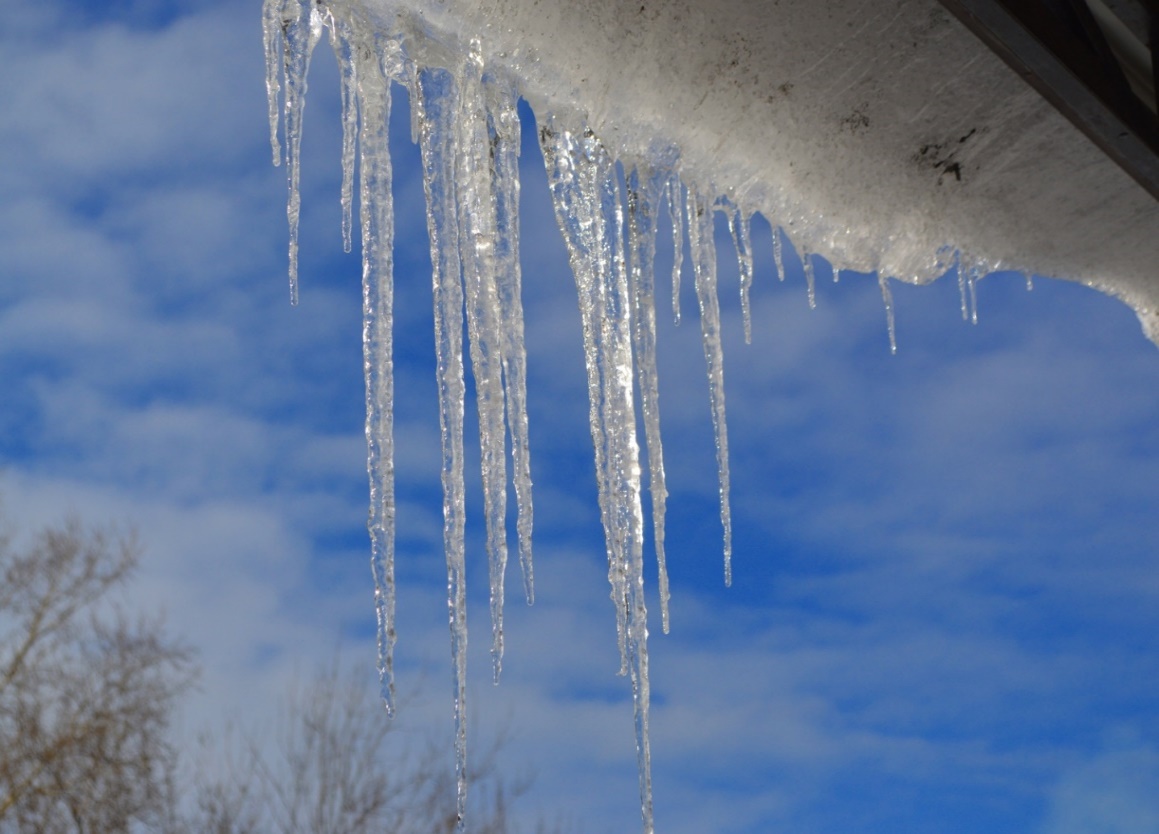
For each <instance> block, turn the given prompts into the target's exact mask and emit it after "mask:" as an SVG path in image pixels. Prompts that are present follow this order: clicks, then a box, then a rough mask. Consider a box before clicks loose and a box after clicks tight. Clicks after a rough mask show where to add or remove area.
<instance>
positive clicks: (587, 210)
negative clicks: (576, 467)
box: [540, 119, 653, 834]
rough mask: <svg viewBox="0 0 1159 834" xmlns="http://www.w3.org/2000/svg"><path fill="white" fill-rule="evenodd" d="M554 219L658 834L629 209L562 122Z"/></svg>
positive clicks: (643, 781) (645, 787) (648, 800)
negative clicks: (571, 285) (572, 301)
mask: <svg viewBox="0 0 1159 834" xmlns="http://www.w3.org/2000/svg"><path fill="white" fill-rule="evenodd" d="M540 142H541V144H542V146H543V150H544V161H545V163H546V165H547V172H548V181H549V184H550V186H551V192H552V198H553V203H554V205H555V211H556V218H557V219H558V221H559V224H560V230H561V231H562V232H563V236H564V240H565V242H566V243H567V247H568V255H569V258H570V260H571V264H572V271H573V273H574V274H575V278H576V288H577V291H578V295H579V302H580V311H581V318H582V319H583V329H584V348H585V355H586V358H587V371H588V391H589V395H590V412H589V415H590V422H591V432H592V445H593V447H594V449H595V457H596V474H597V480H598V483H599V494H600V506H601V517H602V519H603V522H604V535H605V540H606V547H607V551H608V566H609V570H608V579H609V581H610V583H611V585H612V593H611V596H612V602H613V604H614V605H615V607H616V622H617V632H618V635H619V638H620V650H621V671H622V672H624V671H626V672H627V673H628V674H630V676H631V680H632V694H633V706H634V714H635V724H636V753H637V764H638V768H639V776H640V810H641V815H642V817H643V820H644V831H645V832H646V834H651V832H652V831H653V822H652V779H651V752H650V750H651V748H650V742H649V735H648V713H649V701H650V689H649V683H648V643H647V639H648V629H647V610H646V608H645V605H644V581H643V511H642V508H641V503H640V464H639V444H638V443H637V441H636V431H635V409H634V405H633V399H632V397H633V393H632V390H633V379H632V371H631V369H632V322H631V308H632V302H631V298H630V293H629V291H628V274H627V272H628V271H627V266H626V263H625V258H624V252H623V232H624V229H623V222H624V220H623V207H622V199H621V194H620V187H619V180H618V176H617V174H616V169H615V165H614V163H613V162H612V161H611V159H610V158H609V157H608V155H607V151H606V150H605V149H604V148H603V146H602V145H601V144H600V142H599V140H598V139H597V138H596V137H595V136H594V135H592V133H591V132H590V131H586V132H585V133H584V135H583V136H582V137H576V136H575V135H574V134H573V133H571V132H570V131H567V130H563V129H560V128H559V127H558V126H557V124H556V122H555V120H554V119H552V120H549V122H548V123H547V124H546V125H545V126H544V127H543V128H542V129H541V131H540Z"/></svg>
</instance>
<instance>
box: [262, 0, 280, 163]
mask: <svg viewBox="0 0 1159 834" xmlns="http://www.w3.org/2000/svg"><path fill="white" fill-rule="evenodd" d="M283 3H284V0H265V3H263V4H262V45H263V46H264V47H265V53H266V99H267V102H268V104H269V118H270V151H271V153H272V154H273V160H274V167H275V168H276V167H278V166H279V165H281V164H282V145H281V143H280V142H279V141H278V125H279V124H281V121H282V119H281V113H280V108H279V107H278V97H279V95H280V93H281V91H282V82H281V69H282V62H281V56H280V55H279V52H278V49H279V47H280V46H281V43H282V25H283V24H282V5H283Z"/></svg>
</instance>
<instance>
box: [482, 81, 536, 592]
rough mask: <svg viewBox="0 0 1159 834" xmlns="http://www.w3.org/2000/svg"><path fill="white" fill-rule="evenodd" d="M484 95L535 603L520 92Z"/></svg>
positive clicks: (524, 564)
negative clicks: (521, 245) (521, 266)
mask: <svg viewBox="0 0 1159 834" xmlns="http://www.w3.org/2000/svg"><path fill="white" fill-rule="evenodd" d="M483 89H484V93H485V95H486V96H487V110H488V120H487V126H488V133H489V137H490V142H491V149H492V155H491V166H492V167H491V174H492V179H493V181H494V184H495V261H496V275H495V278H496V289H497V291H498V295H499V311H500V318H501V320H502V321H501V326H502V331H503V337H502V338H503V386H504V392H505V393H506V396H507V426H508V431H509V432H510V434H511V467H512V470H513V478H512V481H513V482H514V485H515V503H516V506H517V508H518V518H517V520H516V531H517V533H518V536H519V564H520V568H521V569H522V573H523V593H524V596H525V597H526V598H527V604H528V605H530V604H532V603H533V602H535V572H534V568H533V565H532V557H531V530H532V519H533V510H532V500H531V445H530V441H529V434H528V425H527V349H526V347H525V346H524V339H523V302H522V300H521V294H522V288H521V283H522V279H521V276H520V270H519V145H520V141H521V134H520V126H519V112H518V110H517V109H516V103H517V102H518V98H519V97H518V94H517V93H516V91H515V87H514V86H513V85H512V84H511V82H510V81H508V80H505V79H500V78H496V77H495V76H494V75H492V74H490V73H488V74H487V75H484V77H483Z"/></svg>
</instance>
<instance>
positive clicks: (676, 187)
mask: <svg viewBox="0 0 1159 834" xmlns="http://www.w3.org/2000/svg"><path fill="white" fill-rule="evenodd" d="M683 190H684V186H683V185H681V183H680V177H679V176H677V175H676V174H673V175H672V176H671V178H669V180H668V188H667V192H666V193H667V195H668V213H669V214H670V215H671V217H672V320H673V321H674V322H676V324H680V271H681V269H682V268H683V266H684V195H683V194H682V191H683Z"/></svg>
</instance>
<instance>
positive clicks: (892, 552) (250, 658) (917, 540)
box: [0, 0, 1159, 834]
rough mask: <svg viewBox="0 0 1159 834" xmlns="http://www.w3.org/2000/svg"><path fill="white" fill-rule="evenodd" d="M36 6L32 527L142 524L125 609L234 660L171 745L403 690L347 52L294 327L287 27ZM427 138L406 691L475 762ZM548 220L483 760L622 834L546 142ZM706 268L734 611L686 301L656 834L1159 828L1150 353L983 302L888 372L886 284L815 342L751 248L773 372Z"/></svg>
mask: <svg viewBox="0 0 1159 834" xmlns="http://www.w3.org/2000/svg"><path fill="white" fill-rule="evenodd" d="M9 5H10V7H9V8H6V9H5V13H4V25H3V28H2V29H0V102H3V106H2V107H0V153H2V158H3V159H4V160H5V162H4V164H3V165H0V215H2V219H0V276H2V280H0V385H2V386H3V387H2V390H3V391H4V394H3V397H2V398H0V493H2V495H3V506H4V509H5V513H6V515H7V516H8V518H9V519H10V520H12V521H15V522H17V523H19V524H21V525H26V526H27V525H34V524H38V523H41V522H49V521H53V520H58V519H60V518H61V517H62V516H63V514H64V513H66V512H74V513H76V514H77V515H79V516H81V517H82V518H84V519H86V520H88V521H92V522H105V521H108V520H112V521H116V522H118V523H122V524H125V525H133V526H135V527H136V528H137V529H138V530H139V531H140V535H141V539H142V542H143V544H144V545H145V547H146V557H145V564H144V567H143V570H142V573H141V576H140V581H139V582H138V583H137V585H136V586H135V589H134V593H135V595H136V596H137V597H138V599H136V600H135V602H139V604H140V605H141V606H143V607H146V608H148V609H151V610H164V611H165V612H166V616H167V618H168V622H169V624H170V626H171V628H172V629H173V631H174V632H176V633H179V634H182V635H184V636H186V637H187V638H188V639H189V640H190V641H192V642H193V643H194V644H195V645H197V646H198V647H199V648H200V650H201V653H202V661H203V664H204V667H205V675H204V679H203V682H202V685H201V687H200V688H199V690H198V691H196V692H193V693H191V694H190V699H189V704H188V710H187V713H186V714H185V715H184V717H183V719H182V725H181V728H182V732H185V733H187V734H188V735H190V736H192V735H193V734H194V733H196V732H197V730H198V729H200V728H202V727H203V726H206V725H210V724H216V725H218V726H220V725H221V723H222V722H223V720H224V718H225V717H235V718H239V719H241V720H256V721H259V722H260V721H261V720H262V718H263V716H266V715H267V714H268V712H269V710H270V707H269V705H270V703H271V702H272V700H271V699H273V698H275V697H276V695H277V693H278V692H279V691H281V690H282V688H284V686H285V685H286V683H287V681H289V680H291V679H292V678H293V677H294V675H296V674H301V673H302V672H303V671H306V672H308V671H309V670H311V669H312V668H314V666H315V665H316V664H317V663H318V662H319V661H321V660H324V659H325V658H326V657H328V656H329V655H330V654H331V653H333V652H334V651H335V650H336V649H337V648H338V647H341V651H342V653H343V655H344V656H345V657H346V658H347V659H349V660H351V661H352V662H356V663H365V664H366V665H370V664H372V663H373V659H374V652H373V647H372V634H371V632H372V627H373V607H372V600H371V576H370V571H369V569H368V559H369V545H368V541H367V537H366V532H365V516H366V509H365V505H366V475H365V460H364V454H365V447H364V441H363V437H362V426H363V403H364V399H363V396H364V395H363V390H362V381H361V346H360V338H361V321H360V316H361V313H360V307H359V305H360V302H361V298H360V289H359V281H360V267H359V264H358V259H357V255H356V254H352V255H346V254H344V253H342V251H341V240H340V234H339V229H340V224H339V211H338V190H339V188H338V177H339V166H338V159H339V137H338V129H339V125H338V101H337V94H336V92H337V79H336V72H335V69H334V66H333V60H332V58H331V57H330V55H329V52H328V49H326V48H325V47H324V46H323V47H322V48H320V49H319V51H318V53H317V55H316V57H315V71H314V74H313V76H312V78H311V95H310V101H309V104H308V107H307V116H306V136H305V144H304V163H303V206H304V210H303V234H302V247H301V252H302V296H301V304H300V306H299V307H297V308H291V307H290V305H289V302H288V289H287V285H286V278H285V242H286V229H285V209H284V206H285V179H284V172H283V170H282V169H274V168H272V167H271V166H270V164H269V150H268V144H267V127H266V123H265V116H266V110H265V99H264V96H265V91H264V86H263V80H264V75H263V66H262V56H261V33H260V24H259V8H258V4H257V2H256V0H255V2H252V3H249V2H247V3H225V2H213V0H204V2H187V3H175V2H162V0H153V2H148V1H147V0H142V2H121V3H112V4H109V3H101V4H91V5H88V4H83V3H67V2H53V1H51V0H50V1H46V2H44V3H40V4H27V3H25V4H9ZM525 115H529V114H526V113H525ZM395 117H396V118H395V124H394V128H395V130H394V133H395V139H396V141H395V143H394V144H395V176H396V182H395V195H396V201H397V202H396V215H397V238H398V252H397V256H396V257H397V264H396V317H397V322H398V329H397V331H396V361H397V363H398V364H397V392H398V394H397V395H398V402H397V403H396V420H397V443H398V456H397V473H398V495H399V506H398V509H399V533H398V536H399V538H398V541H399V579H400V591H399V635H400V636H399V683H400V687H401V689H402V690H403V691H404V692H410V693H414V694H413V696H412V697H411V700H410V702H409V703H408V704H407V705H406V706H405V707H404V710H403V714H402V716H401V717H400V719H399V721H400V726H401V727H403V728H404V729H407V730H408V732H410V731H413V732H416V733H425V732H430V733H435V734H445V737H446V738H447V739H448V741H449V738H450V734H449V729H450V722H451V687H450V662H449V649H448V645H447V627H446V615H445V611H446V609H445V602H444V598H443V594H444V589H445V568H444V564H443V558H442V553H441V510H440V504H439V501H440V488H439V480H438V473H439V443H438V428H437V427H438V417H437V404H436V399H435V396H436V393H435V385H434V371H433V366H434V351H433V336H432V324H431V298H430V289H429V287H430V278H429V272H428V269H429V261H428V255H427V241H426V233H425V219H424V214H423V206H422V185H421V181H420V180H419V175H418V165H417V152H416V151H415V149H414V148H413V146H411V145H410V143H409V138H408V136H407V133H408V131H407V120H406V118H405V100H404V97H403V96H401V95H396V113H395ZM525 135H526V136H528V137H533V136H534V132H533V131H531V130H530V129H526V130H525ZM522 217H523V221H522V223H523V225H522V243H523V247H524V251H523V274H524V286H525V291H524V293H525V294H524V304H525V307H526V315H527V322H528V326H527V342H528V354H529V360H528V371H529V392H530V393H529V397H530V418H531V443H532V467H533V468H532V474H533V478H534V480H535V485H536V492H535V520H536V533H535V536H536V560H537V561H536V578H537V602H536V605H535V606H534V607H532V608H530V609H529V608H527V607H526V606H524V605H523V604H522V602H521V601H520V600H519V581H518V578H517V576H515V575H514V574H515V573H516V572H517V571H515V570H511V571H509V582H510V583H511V584H509V595H508V596H509V609H508V631H507V656H506V661H505V672H504V680H503V682H502V684H501V685H500V686H499V687H493V686H491V684H490V683H489V680H488V678H489V661H488V655H487V650H488V645H489V639H488V623H487V619H486V617H487V606H486V599H485V585H486V567H485V564H484V561H483V552H482V531H481V526H482V525H481V520H480V510H481V498H480V487H479V479H478V475H477V474H472V473H477V466H473V464H472V463H471V462H469V463H468V473H469V481H468V484H469V489H470V491H471V492H470V503H469V505H468V513H469V518H470V520H469V529H468V536H469V547H470V550H469V553H468V558H469V564H470V575H469V582H470V586H471V587H470V591H471V599H470V604H471V608H472V611H471V620H470V627H471V629H472V632H471V633H472V638H471V643H470V652H471V654H470V660H469V663H470V668H471V674H472V680H471V690H470V697H471V706H470V715H471V721H472V724H471V733H472V739H473V743H474V744H475V745H476V747H479V748H481V747H484V746H485V745H486V744H487V742H488V740H491V739H494V738H495V737H496V736H497V735H498V734H500V733H506V735H507V736H508V737H509V739H510V740H509V742H508V744H507V746H506V748H505V749H504V753H503V764H504V767H505V768H507V769H508V770H509V772H510V773H512V774H515V775H523V774H527V773H533V774H535V782H534V786H533V788H532V790H531V792H530V793H529V794H528V796H527V797H526V798H525V799H524V801H523V807H524V809H525V810H526V811H527V812H528V813H530V814H533V813H536V812H545V813H547V814H548V815H551V816H554V815H556V814H559V815H562V816H563V817H565V818H567V819H570V820H572V821H573V822H574V823H575V824H576V827H577V828H578V829H581V830H588V831H633V830H637V829H638V819H639V814H638V809H637V786H636V776H635V754H634V749H633V736H632V713H631V702H630V689H629V686H628V682H627V680H626V679H622V678H618V677H617V676H616V675H615V672H616V669H617V668H618V656H617V651H616V642H615V626H614V617H613V611H612V608H611V604H610V602H609V601H608V599H607V583H606V579H605V572H606V568H605V562H604V555H603V544H602V535H601V532H600V524H599V516H598V511H597V507H596V491H595V481H594V476H593V474H592V463H591V449H590V435H589V434H588V430H587V426H586V416H587V403H586V389H585V377H584V371H583V365H582V362H583V356H582V343H581V334H580V324H579V315H578V311H577V309H576V303H575V295H574V284H573V282H572V279H571V276H570V273H569V272H568V269H567V264H566V254H565V252H564V248H563V244H562V242H561V240H560V237H559V233H558V231H557V230H556V229H555V227H554V219H553V216H552V211H551V207H550V204H549V202H548V194H547V189H546V185H545V182H544V177H543V171H542V161H541V159H540V157H539V155H538V151H537V150H536V149H535V148H534V146H533V145H528V146H527V147H526V148H525V153H524V155H523V206H522ZM661 228H662V229H663V228H664V226H663V225H662V226H661ZM717 231H718V243H719V250H720V258H721V296H722V307H723V309H724V316H725V330H726V336H725V377H726V390H727V398H728V414H729V432H730V443H731V449H732V470H733V519H734V530H735V556H734V560H733V570H734V583H733V587H732V588H731V589H725V588H724V587H723V583H722V578H721V574H722V571H721V557H720V530H719V518H718V512H717V505H716V501H715V494H716V472H715V464H714V460H713V445H712V429H711V419H710V413H709V407H708V390H707V384H706V382H705V379H704V360H703V355H702V353H701V348H700V342H699V330H698V327H697V325H696V322H695V296H694V295H693V294H692V285H691V281H690V280H688V278H687V276H686V280H685V282H684V297H683V306H684V310H685V320H684V323H683V324H682V325H681V326H680V327H673V326H671V324H670V322H668V321H667V320H666V319H665V317H664V316H661V326H660V337H659V338H660V375H661V377H660V378H661V383H660V384H661V411H662V416H663V427H664V439H665V460H666V464H667V471H668V486H669V490H670V492H671V498H670V502H669V527H668V540H669V550H668V559H669V570H670V575H671V579H672V588H673V599H672V633H671V634H670V635H668V636H663V635H661V634H659V631H660V629H659V622H658V611H657V610H656V609H657V607H658V606H657V604H656V600H655V595H654V579H655V569H654V567H653V568H651V569H650V571H649V573H648V577H647V579H648V581H649V582H650V583H652V586H653V590H652V596H651V597H650V608H651V610H652V615H653V617H654V619H653V627H652V635H653V637H652V640H651V641H650V647H651V653H652V683H653V697H654V705H653V732H652V745H653V762H654V786H655V801H656V819H657V828H658V830H659V831H661V832H666V833H668V834H675V833H676V832H703V831H716V832H765V831H771V830H778V831H786V832H803V833H805V832H807V833H809V834H811V833H812V832H836V831H842V832H845V831H864V832H885V831H889V832H933V831H937V832H957V831H961V832H975V831H980V830H988V831H995V832H1041V834H1070V832H1080V831H1092V830H1102V831H1112V832H1131V833H1132V834H1135V833H1136V832H1138V833H1139V834H1141V832H1147V831H1154V830H1156V829H1157V828H1159V799H1157V797H1159V569H1157V567H1159V566H1157V557H1159V528H1157V526H1156V524H1155V520H1154V519H1155V517H1156V508H1157V507H1159V479H1156V477H1155V474H1154V473H1155V469H1156V463H1159V396H1157V394H1156V392H1157V391H1159V350H1157V349H1156V347H1155V346H1154V345H1152V344H1151V343H1149V342H1147V341H1146V340H1145V339H1144V337H1143V336H1142V334H1141V332H1140V329H1139V327H1138V324H1137V322H1136V319H1135V317H1134V314H1133V313H1132V312H1131V311H1130V310H1129V309H1127V308H1126V307H1125V306H1123V305H1121V304H1119V303H1117V302H1115V301H1113V300H1111V299H1109V298H1107V297H1105V296H1102V295H1099V294H1097V293H1095V292H1093V291H1091V290H1088V289H1085V288H1083V287H1081V286H1078V285H1074V284H1069V283H1063V282H1055V281H1049V280H1045V279H1037V280H1036V281H1035V283H1034V290H1033V291H1032V292H1027V291H1026V288H1025V283H1024V281H1023V279H1022V278H1021V277H1020V276H1010V275H995V276H991V277H989V278H987V279H986V280H985V281H983V282H982V283H981V285H980V286H979V288H978V295H979V307H980V321H979V324H978V325H977V326H970V325H967V324H965V323H963V322H962V321H961V318H960V313H959V307H958V292H957V287H956V284H955V283H954V282H953V280H952V278H951V279H949V280H943V281H942V282H940V283H938V284H935V285H934V286H931V287H926V288H913V287H908V286H902V285H897V284H894V287H893V292H894V299H895V305H896V313H897V322H898V325H897V330H898V340H899V353H898V355H896V356H891V355H890V352H889V347H888V339H887V334H886V330H885V315H884V311H883V308H882V303H881V299H880V296H879V294H878V289H877V285H876V283H875V282H874V281H873V280H870V279H868V278H866V277H865V276H858V275H853V274H843V276H842V278H841V281H840V283H838V284H833V283H832V282H831V281H830V280H829V279H830V273H829V270H828V267H827V266H825V265H818V269H817V272H818V276H817V277H818V290H817V294H818V304H817V309H816V310H810V309H809V308H808V305H807V300H806V292H805V285H804V279H803V277H802V275H801V272H800V269H799V265H796V266H797V268H795V269H793V270H790V274H789V276H788V280H787V281H786V282H785V283H783V284H781V283H778V282H776V281H775V280H773V279H772V277H771V275H772V266H771V261H772V257H771V243H770V236H769V229H768V226H767V224H765V223H764V222H763V221H760V220H758V221H757V223H756V226H755V228H754V246H755V249H756V256H757V269H756V277H755V282H754V288H753V331H754V336H753V344H752V345H751V346H746V345H744V344H743V341H742V339H741V337H740V333H741V327H740V311H739V303H738V300H737V297H736V292H735V290H736V286H737V283H736V267H735V264H734V263H732V262H731V260H732V250H731V244H729V243H728V242H727V230H726V228H725V227H724V224H723V219H722V220H721V222H720V223H718V228H717ZM1073 231H1074V232H1075V233H1080V234H1081V230H1073ZM660 262H661V266H660V268H661V273H662V274H663V271H664V268H665V265H666V264H669V263H670V262H671V243H670V240H669V238H668V237H667V236H666V234H665V233H664V232H662V233H661V238H660ZM669 300H670V296H669V290H668V288H667V285H666V283H665V282H661V290H660V296H659V298H658V307H659V309H660V310H661V311H664V310H666V309H667V308H668V305H669ZM472 411H473V407H469V408H468V420H469V421H473V418H472V417H471V412H472ZM473 425H474V424H473V422H472V423H471V425H470V426H469V429H468V431H469V433H470V432H471V431H474V428H473ZM468 436H470V434H469V435H468ZM473 454H474V456H475V459H477V451H476V452H475V453H473ZM511 567H512V568H514V567H515V566H514V565H512V566H511ZM447 756H448V761H450V758H451V749H450V746H449V744H448V747H447Z"/></svg>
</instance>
